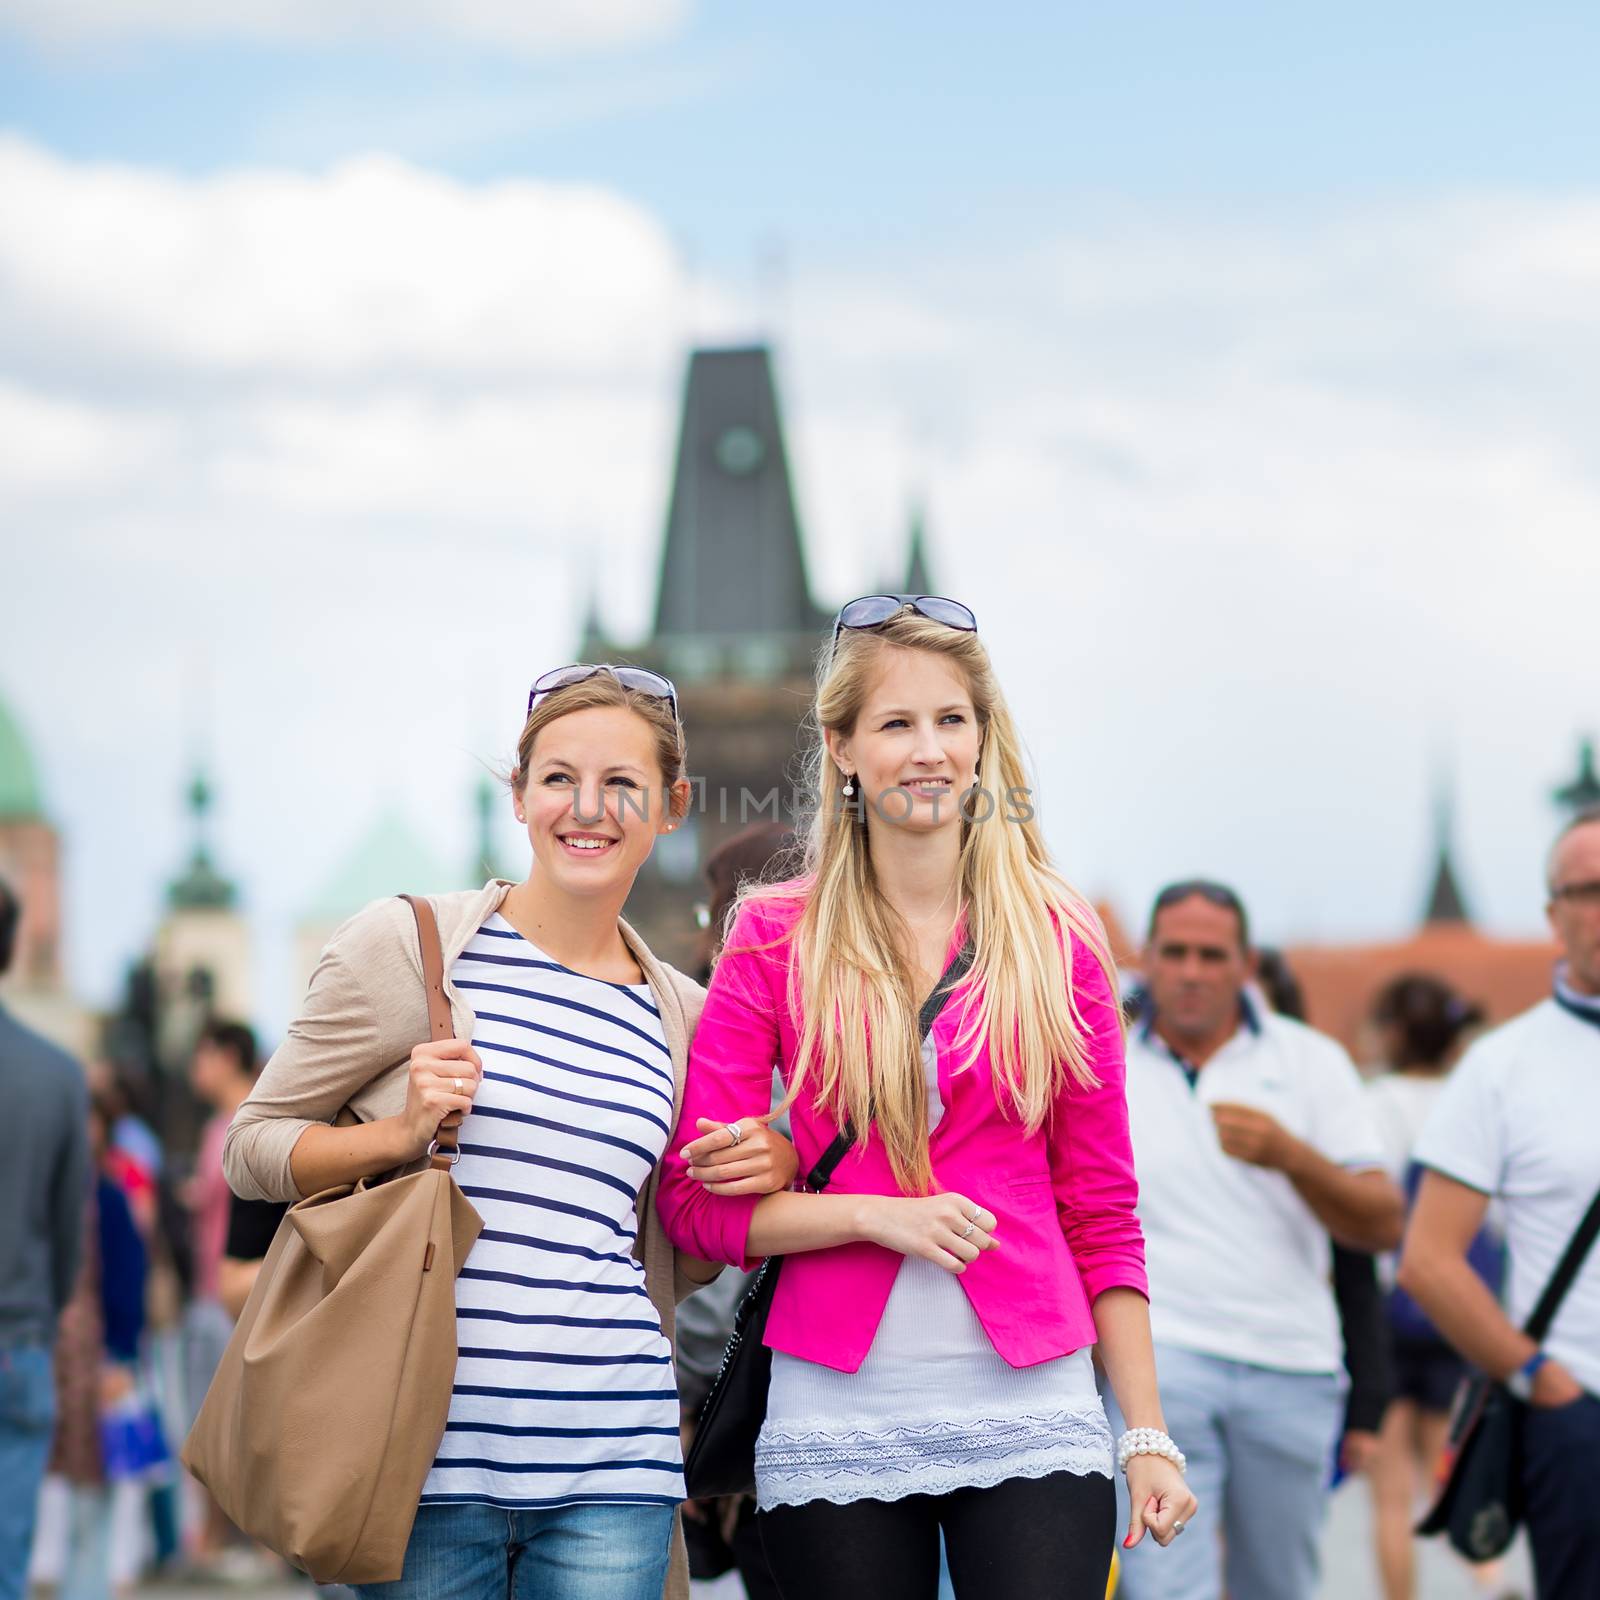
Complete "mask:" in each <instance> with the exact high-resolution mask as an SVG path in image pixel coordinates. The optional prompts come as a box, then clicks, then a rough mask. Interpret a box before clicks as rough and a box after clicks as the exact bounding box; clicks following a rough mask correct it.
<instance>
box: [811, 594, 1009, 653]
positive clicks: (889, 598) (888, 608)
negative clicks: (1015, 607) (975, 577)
mask: <svg viewBox="0 0 1600 1600" xmlns="http://www.w3.org/2000/svg"><path fill="white" fill-rule="evenodd" d="M906 610H911V611H915V612H916V614H917V615H918V616H919V617H926V618H927V619H928V621H929V622H940V623H943V624H944V626H945V627H947V628H955V629H958V630H959V631H960V632H962V633H976V632H977V631H978V619H977V618H976V617H975V616H973V614H972V612H971V610H970V609H969V608H968V607H966V606H964V605H962V603H961V602H960V601H959V600H946V599H945V598H944V597H943V596H942V595H936V594H864V595H862V597H861V598H860V599H859V600H852V601H851V602H850V604H849V605H847V606H844V607H842V608H841V609H840V612H839V615H838V616H837V617H835V618H834V619H833V644H832V645H831V647H830V648H831V649H833V650H837V649H838V648H839V635H840V634H841V633H843V632H844V630H845V629H846V628H881V627H882V626H883V625H884V623H886V622H888V621H890V620H891V619H892V618H894V617H897V616H899V614H900V613H901V612H902V611H906Z"/></svg>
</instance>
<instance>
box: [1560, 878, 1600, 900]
mask: <svg viewBox="0 0 1600 1600" xmlns="http://www.w3.org/2000/svg"><path fill="white" fill-rule="evenodd" d="M1550 898H1551V899H1552V900H1566V901H1568V902H1569V903H1570V904H1572V905H1575V906H1600V879H1591V880H1590V881H1589V882H1587V883H1566V884H1563V885H1562V886H1561V887H1560V888H1559V889H1552V890H1551V891H1550Z"/></svg>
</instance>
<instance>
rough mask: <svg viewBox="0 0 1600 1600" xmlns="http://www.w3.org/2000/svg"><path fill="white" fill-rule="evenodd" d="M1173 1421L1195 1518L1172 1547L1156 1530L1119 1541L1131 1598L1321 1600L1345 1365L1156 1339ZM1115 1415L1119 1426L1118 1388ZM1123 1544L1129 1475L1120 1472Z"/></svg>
mask: <svg viewBox="0 0 1600 1600" xmlns="http://www.w3.org/2000/svg"><path fill="white" fill-rule="evenodd" d="M1156 1374H1157V1376H1158V1377H1159V1378H1160V1381H1161V1409H1162V1411H1163V1412H1164V1413H1165V1415H1166V1419H1167V1431H1168V1432H1169V1433H1170V1434H1171V1435H1172V1438H1173V1440H1174V1442H1175V1443H1176V1444H1177V1446H1178V1448H1179V1449H1180V1450H1182V1451H1183V1453H1184V1454H1185V1455H1186V1456H1187V1457H1188V1459H1189V1469H1188V1481H1189V1487H1190V1488H1191V1489H1193V1490H1194V1492H1195V1495H1196V1497H1197V1498H1198V1499H1199V1501H1200V1511H1199V1514H1198V1515H1197V1516H1196V1517H1195V1520H1194V1526H1193V1527H1192V1528H1186V1529H1185V1530H1184V1531H1183V1532H1182V1533H1181V1534H1179V1536H1178V1537H1177V1538H1176V1539H1174V1540H1173V1541H1172V1543H1171V1544H1170V1545H1168V1546H1167V1548H1166V1549H1165V1550H1163V1549H1162V1548H1161V1547H1160V1545H1158V1544H1157V1543H1156V1542H1155V1540H1154V1539H1152V1538H1151V1537H1150V1535H1149V1534H1148V1533H1146V1534H1145V1536H1144V1538H1143V1539H1141V1540H1140V1541H1139V1544H1138V1545H1137V1547H1136V1548H1134V1549H1132V1550H1120V1549H1119V1551H1118V1555H1119V1556H1120V1558H1121V1561H1122V1577H1121V1581H1120V1584H1119V1587H1118V1590H1117V1593H1118V1595H1119V1596H1123V1597H1125V1600H1221V1596H1222V1595H1224V1594H1227V1595H1231V1596H1233V1597H1234V1600H1312V1596H1314V1595H1315V1594H1316V1592H1317V1576H1318V1564H1319V1563H1318V1556H1319V1551H1318V1544H1319V1541H1320V1537H1321V1533H1322V1519H1323V1514H1324V1512H1325V1511H1326V1509H1327V1504H1328V1479H1329V1467H1330V1464H1331V1462H1332V1459H1333V1446H1334V1440H1335V1439H1336V1438H1337V1437H1338V1434H1339V1429H1340V1426H1341V1425H1342V1423H1343V1420H1344V1391H1345V1382H1344V1376H1343V1374H1342V1373H1341V1374H1337V1375H1336V1374H1333V1373H1327V1374H1323V1373H1304V1372H1280V1371H1278V1370H1277V1369H1276V1368H1272V1367H1253V1366H1250V1365H1248V1364H1246V1363H1245V1362H1242V1361H1224V1360H1222V1359H1221V1358H1220V1357H1218V1356H1207V1355H1201V1354H1200V1353H1199V1352H1198V1351H1194V1350H1181V1349H1179V1348H1177V1347H1176V1346H1175V1345H1168V1344H1159V1345H1157V1346H1156ZM1106 1414H1107V1416H1108V1417H1110V1419H1111V1426H1112V1429H1113V1430H1114V1431H1115V1432H1117V1433H1120V1432H1121V1431H1122V1428H1123V1423H1122V1419H1121V1417H1120V1416H1119V1415H1118V1414H1117V1413H1116V1408H1115V1406H1114V1405H1113V1404H1112V1399H1111V1396H1110V1395H1109V1394H1107V1396H1106ZM1117 1519H1118V1520H1117V1530H1118V1531H1117V1542H1118V1544H1119V1545H1120V1544H1121V1542H1122V1538H1123V1536H1124V1534H1126V1532H1127V1528H1128V1485H1127V1480H1126V1479H1125V1478H1124V1477H1123V1476H1122V1474H1121V1473H1120V1472H1119V1473H1118V1474H1117Z"/></svg>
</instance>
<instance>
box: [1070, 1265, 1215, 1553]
mask: <svg viewBox="0 0 1600 1600" xmlns="http://www.w3.org/2000/svg"><path fill="white" fill-rule="evenodd" d="M1094 1325H1095V1331H1096V1332H1097V1333H1098V1335H1099V1351H1100V1365H1101V1366H1102V1367H1104V1368H1105V1372H1106V1377H1107V1379H1108V1380H1109V1381H1110V1384H1111V1392H1112V1393H1113V1394H1114V1395H1115V1396H1116V1397H1117V1407H1118V1409H1119V1410H1120V1411H1121V1412H1122V1416H1123V1421H1124V1422H1125V1423H1126V1425H1127V1426H1128V1427H1129V1428H1155V1429H1157V1430H1158V1431H1160V1432H1162V1433H1165V1432H1166V1431H1167V1424H1166V1422H1165V1420H1164V1419H1163V1417H1162V1415H1161V1395H1160V1392H1159V1391H1158V1389H1157V1387H1156V1354H1155V1346H1154V1345H1153V1344H1152V1343H1151V1340H1150V1306H1149V1304H1148V1302H1147V1301H1146V1300H1145V1297H1144V1296H1143V1295H1142V1294H1140V1293H1139V1291H1138V1290H1137V1289H1128V1288H1118V1289H1107V1290H1106V1291H1105V1293H1104V1294H1102V1295H1100V1296H1099V1297H1098V1298H1097V1299H1096V1300H1095V1302H1094ZM1175 1442H1176V1444H1177V1445H1178V1448H1179V1449H1180V1450H1181V1449H1182V1448H1183V1440H1181V1439H1179V1440H1176V1441H1175ZM1199 1504H1200V1503H1199V1501H1198V1500H1196V1499H1195V1497H1194V1494H1193V1492H1192V1491H1191V1490H1190V1488H1189V1486H1188V1484H1186V1483H1185V1482H1184V1481H1183V1474H1182V1473H1181V1472H1179V1471H1178V1468H1177V1466H1176V1464H1175V1463H1173V1462H1171V1461H1168V1460H1167V1458H1166V1457H1165V1456H1133V1457H1130V1459H1129V1461H1128V1505H1129V1517H1128V1534H1127V1537H1126V1538H1125V1539H1124V1540H1123V1545H1124V1547H1125V1548H1128V1549H1131V1548H1132V1547H1133V1546H1134V1545H1136V1544H1138V1542H1139V1541H1140V1540H1141V1539H1142V1538H1143V1537H1144V1531H1145V1529H1146V1528H1148V1529H1149V1530H1150V1532H1151V1534H1152V1535H1154V1537H1155V1541H1156V1543H1157V1544H1171V1543H1172V1541H1173V1539H1175V1538H1176V1537H1177V1534H1176V1533H1175V1532H1174V1526H1173V1525H1174V1524H1175V1523H1178V1522H1184V1523H1188V1522H1190V1521H1191V1520H1192V1519H1193V1517H1194V1514H1195V1512H1196V1510H1198V1509H1199Z"/></svg>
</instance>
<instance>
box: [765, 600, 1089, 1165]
mask: <svg viewBox="0 0 1600 1600" xmlns="http://www.w3.org/2000/svg"><path fill="white" fill-rule="evenodd" d="M895 648H899V649H908V650H928V651H932V652H934V653H936V654H938V655H940V656H943V657H945V658H946V659H947V660H948V661H950V662H951V663H952V664H953V665H954V666H955V667H956V669H957V670H958V671H959V672H960V674H961V676H962V677H963V678H964V679H965V681H966V683H967V687H968V691H969V693H970V695H971V698H972V703H973V707H974V710H975V711H976V713H977V720H978V726H979V730H980V734H981V746H980V748H981V750H982V756H981V774H982V779H983V782H984V790H987V800H985V798H984V790H979V791H976V793H975V794H971V795H969V796H967V797H965V798H964V801H963V819H964V820H963V821H962V823H961V825H960V826H961V834H962V837H961V855H960V869H959V870H960V887H959V889H958V893H959V894H960V895H961V897H962V899H963V901H964V902H965V904H966V908H967V930H968V934H969V937H970V938H971V940H972V943H973V947H974V959H973V965H972V975H971V980H970V981H971V982H972V983H974V984H975V985H976V991H975V992H976V993H977V994H978V995H979V996H981V1001H980V1005H979V1006H978V1007H976V1008H974V1011H973V1013H972V1014H970V1016H969V1021H968V1024H967V1026H966V1027H965V1028H964V1029H963V1030H962V1033H961V1035H960V1048H961V1050H962V1051H963V1052H965V1059H964V1060H963V1061H962V1063H961V1067H960V1068H958V1070H962V1069H964V1068H966V1067H970V1066H971V1065H972V1063H973V1061H974V1060H975V1059H976V1057H977V1055H978V1054H979V1052H980V1050H981V1047H982V1044H983V1042H984V1041H987V1044H988V1049H989V1057H990V1061H991V1063H992V1066H993V1070H994V1073H995V1080H996V1081H995V1088H996V1095H997V1098H998V1099H999V1100H1000V1102H1001V1106H1002V1108H1003V1109H1004V1110H1006V1111H1007V1113H1008V1114H1014V1115H1015V1116H1016V1117H1017V1118H1018V1120H1019V1121H1020V1122H1021V1123H1022V1124H1023V1126H1024V1127H1025V1128H1026V1129H1027V1130H1028V1131H1029V1132H1030V1133H1031V1132H1034V1131H1036V1130H1037V1129H1038V1128H1039V1127H1041V1126H1042V1125H1043V1124H1044V1122H1045V1120H1046V1119H1047V1117H1048V1116H1049V1114H1050V1110H1051V1107H1052V1106H1053V1104H1054V1103H1055V1099H1056V1096H1057V1094H1058V1093H1059V1092H1060V1090H1061V1089H1062V1087H1063V1086H1064V1085H1065V1083H1066V1082H1067V1081H1068V1079H1069V1078H1070V1079H1072V1080H1073V1081H1076V1082H1077V1083H1079V1084H1082V1085H1084V1086H1090V1085H1092V1084H1094V1083H1095V1082H1096V1081H1097V1080H1096V1079H1095V1076H1094V1073H1093V1070H1092V1068H1091V1066H1090V1063H1089V1053H1088V1032H1089V1030H1088V1027H1087V1025H1086V1024H1085V1022H1084V1020H1083V1017H1082V1015H1081V1013H1080V1012H1079V1010H1078V1007H1077V1003H1076V1001H1075V999H1074V996H1073V993H1072V981H1071V978H1072V974H1071V965H1070V953H1069V952H1068V953H1064V947H1065V946H1066V945H1067V936H1068V933H1069V932H1070V934H1071V936H1072V937H1075V938H1077V939H1081V940H1082V941H1083V942H1084V943H1085V944H1086V945H1087V946H1088V948H1089V949H1090V950H1091V951H1092V952H1093V953H1094V956H1095V958H1096V959H1097V960H1098V961H1099V963H1100V965H1101V967H1102V969H1103V970H1104V971H1105V973H1106V975H1107V978H1108V980H1109V981H1110V983H1111V985H1112V991H1113V993H1115V990H1116V977H1115V969H1114V968H1113V966H1112V963H1111V958H1110V954H1109V950H1108V947H1107V943H1106V936H1105V931H1104V929H1103V928H1102V926H1101V924H1100V919H1099V917H1098V916H1096V914H1095V911H1094V908H1093V907H1092V906H1091V905H1090V904H1089V903H1088V901H1087V900H1085V899H1084V898H1083V896H1082V895H1080V894H1078V893H1077V891H1076V890H1074V889H1073V888H1072V887H1071V886H1070V885H1069V884H1068V883H1067V882H1066V881H1065V880H1064V879H1063V878H1062V877H1061V875H1060V874H1059V873H1058V872H1057V870H1056V869H1055V867H1054V865H1053V864H1052V862H1051V860H1050V856H1049V852H1048V851H1047V850H1046V848H1045V844H1044V838H1043V835H1042V833H1041V831H1040V828H1039V824H1038V822H1037V820H1036V818H1035V815H1034V812H1033V807H1032V804H1031V799H1030V800H1028V802H1027V803H1026V804H1022V803H1016V804H1013V802H1014V801H1016V797H1017V796H1024V797H1027V796H1031V790H1030V789H1029V788H1028V774H1027V770H1026V767H1025V765H1024V761H1023V754H1022V746H1021V742H1020V740H1019V739H1018V737H1017V732H1016V728H1015V725H1014V724H1013V722H1012V720H1011V713H1010V711H1009V710H1008V709H1007V707H1006V703H1005V699H1004V697H1003V696H1002V694H1001V692H1000V685H999V683H998V682H997V681H996V679H995V675H994V671H993V669H992V667H991V666H990V664H989V653H988V651H987V650H985V649H984V647H983V645H982V643H981V642H980V641H979V639H978V637H977V635H976V634H974V633H964V632H960V631H958V630H956V629H953V628H947V627H944V626H942V625H941V624H939V623H935V622H931V621H929V620H928V619H926V618H924V617H921V616H919V615H916V614H915V613H911V612H902V613H901V614H900V615H899V616H897V617H896V618H895V619H894V620H892V621H891V622H889V623H887V624H885V625H884V626H883V627H881V628H878V629H875V630H872V631H870V632H869V631H866V630H846V631H845V632H844V633H843V634H841V636H840V639H839V647H838V649H837V651H835V652H834V653H833V654H832V656H831V658H829V659H825V660H824V661H823V662H822V663H821V664H820V666H819V668H818V675H817V697H816V704H815V708H814V721H815V724H816V738H815V741H814V743H813V745H812V748H811V749H810V752H809V754H808V758H807V777H808V779H809V782H810V785H811V792H812V794H813V795H814V796H815V797H816V800H817V804H816V810H815V817H814V820H813V821H812V824H811V827H810V829H809V832H808V834H807V836H806V850H805V871H804V875H803V876H802V877H801V878H799V879H798V880H796V881H794V882H792V883H789V884H780V885H776V886H767V887H760V886H757V887H754V888H752V889H750V890H748V891H747V892H746V894H745V895H744V896H743V897H742V898H743V899H745V900H765V901H768V902H772V901H775V900H788V901H790V902H791V903H792V902H802V903H803V907H804V909H803V911H802V912H801V915H800V917H799V919H798V921H797V922H796V924H795V926H794V931H793V935H792V937H793V949H792V955H791V960H790V964H789V1003H790V1005H791V1007H792V1008H793V1009H795V1010H796V1011H797V1012H798V1014H799V1016H800V1017H801V1019H802V1024H801V1035H800V1041H799V1049H798V1051H797V1053H796V1057H795V1064H794V1068H793V1070H792V1072H791V1074H790V1077H789V1084H788V1098H787V1101H786V1103H788V1102H792V1101H793V1100H794V1099H795V1098H796V1097H797V1096H798V1095H799V1093H800V1091H801V1089H802V1087H803V1086H804V1085H806V1084H807V1083H808V1081H809V1082H812V1083H813V1084H814V1087H813V1088H812V1096H813V1099H814V1100H816V1101H817V1102H819V1103H821V1104H822V1105H823V1106H825V1107H826V1108H827V1109H828V1110H829V1112H830V1113H831V1114H832V1115H833V1117H834V1120H835V1121H836V1122H837V1123H838V1124H839V1125H840V1126H841V1127H842V1126H843V1125H844V1121H845V1118H846V1117H849V1118H850V1119H852V1120H853V1122H854V1124H855V1127H856V1130H857V1135H858V1143H859V1144H860V1145H863V1146H864V1145H865V1143H866V1139H867V1133H868V1127H869V1124H871V1125H874V1126H876V1128H877V1130H878V1136H879V1138H880V1139H881V1140H882V1141H883V1144H884V1147H885V1149H886V1150H887V1152H888V1155H889V1160H890V1163H891V1165H892V1167H893V1169H894V1174H895V1178H896V1180H897V1181H898V1182H899V1184H900V1187H901V1189H902V1190H903V1191H904V1192H906V1193H912V1194H926V1193H927V1192H928V1190H929V1189H930V1188H931V1186H932V1183H933V1172H932V1167H931V1164H930V1161H929V1155H928V1119H927V1098H926V1089H925V1085H924V1081H923V1076H922V1061H921V1046H920V1040H919V1037H918V1028H917V1013H918V1010H919V1008H920V1006H921V1002H922V1000H923V998H924V997H923V996H922V995H920V994H918V993H917V979H916V977H915V975H914V974H913V972H912V970H911V967H910V964H909V963H908V961H907V960H906V957H905V955H904V954H903V952H902V945H901V942H900V941H901V937H902V936H903V935H904V933H905V932H906V929H905V925H904V923H903V921H902V920H901V919H900V917H899V916H898V915H897V914H896V913H895V911H894V909H893V908H892V907H891V906H890V904H889V903H888V901H887V900H886V899H885V898H884V896H883V895H882V893H881V892H880V891H879V889H878V885H877V879H876V876H875V874H874V872H873V867H872V856H871V851H870V849H869V847H868V835H867V829H866V827H865V825H864V823H863V822H862V821H861V820H860V818H859V816H858V814H857V811H856V809H855V808H853V807H850V806H841V805H839V804H836V803H835V797H836V796H837V794H838V792H839V789H838V785H839V784H840V783H842V779H841V778H840V777H839V774H838V771H837V769H836V768H835V766H834V763H833V761H832V759H831V758H830V757H829V755H828V753H827V749H826V746H825V744H824V743H823V739H822V730H823V729H828V728H831V729H834V730H836V731H837V732H838V733H840V734H844V735H849V734H850V733H852V732H853V731H854V729H855V725H856V720H857V718H858V717H859V716H860V714H861V710H862V707H863V705H864V704H865V702H866V699H867V696H868V693H869V691H870V689H871V686H872V683H873V681H874V679H875V677H876V675H877V671H878V668H879V665H880V663H881V660H882V658H883V655H884V653H885V652H886V651H887V650H890V649H895ZM1008 807H1009V809H1008ZM985 812H987V813H989V814H988V816H987V820H984V817H983V815H982V813H985ZM974 813H979V814H978V815H974ZM1052 919H1054V920H1052ZM869 1039H870V1040H871V1042H872V1043H871V1049H870V1050H869V1048H868V1040H869Z"/></svg>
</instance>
